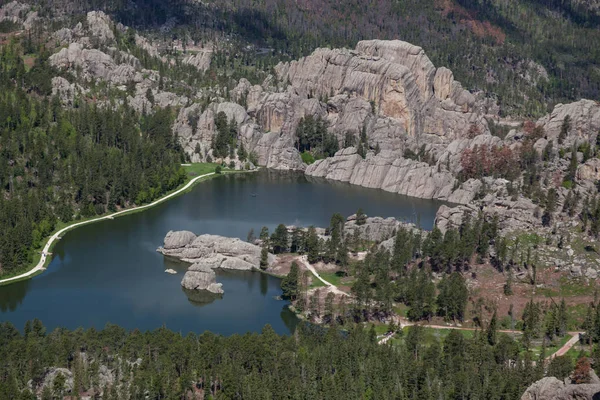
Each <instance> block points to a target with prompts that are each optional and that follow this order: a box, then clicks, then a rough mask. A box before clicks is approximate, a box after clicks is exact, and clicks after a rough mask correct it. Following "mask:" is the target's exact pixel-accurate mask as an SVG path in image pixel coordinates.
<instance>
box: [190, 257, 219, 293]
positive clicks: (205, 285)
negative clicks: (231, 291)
mask: <svg viewBox="0 0 600 400" xmlns="http://www.w3.org/2000/svg"><path fill="white" fill-rule="evenodd" d="M181 286H183V287H184V288H186V289H189V290H207V291H209V292H211V293H215V294H220V293H223V289H222V288H221V286H223V285H222V284H220V283H217V279H216V274H215V271H213V270H212V268H211V264H210V263H207V262H205V260H203V261H202V262H199V263H195V264H192V266H191V267H190V268H189V269H188V271H187V272H186V273H185V275H184V276H183V280H182V281H181Z"/></svg>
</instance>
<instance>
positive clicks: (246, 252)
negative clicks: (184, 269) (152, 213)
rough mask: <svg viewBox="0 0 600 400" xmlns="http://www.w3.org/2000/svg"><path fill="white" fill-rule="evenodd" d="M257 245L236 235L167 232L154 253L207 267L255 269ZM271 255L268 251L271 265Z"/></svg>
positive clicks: (257, 258) (257, 262) (257, 261)
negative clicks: (162, 243) (162, 242)
mask: <svg viewBox="0 0 600 400" xmlns="http://www.w3.org/2000/svg"><path fill="white" fill-rule="evenodd" d="M261 250H262V249H261V247H260V246H257V245H254V244H251V243H247V242H244V241H242V240H240V239H238V238H228V237H223V236H217V235H200V236H196V235H194V234H193V233H191V232H188V231H179V232H173V231H171V232H169V233H167V236H166V237H165V240H164V245H163V246H162V247H160V248H158V250H157V251H158V252H160V253H162V254H164V255H166V256H170V257H174V258H178V259H180V260H182V261H185V262H189V263H193V264H195V263H201V264H202V265H203V266H208V267H209V268H211V269H214V268H222V269H236V270H251V269H254V268H259V266H260V253H261ZM274 261H275V256H274V255H272V254H269V257H268V262H269V264H272V263H273V262H274Z"/></svg>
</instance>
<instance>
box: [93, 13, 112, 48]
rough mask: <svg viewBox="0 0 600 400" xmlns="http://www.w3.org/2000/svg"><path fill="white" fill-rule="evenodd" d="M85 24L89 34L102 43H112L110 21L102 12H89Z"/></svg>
mask: <svg viewBox="0 0 600 400" xmlns="http://www.w3.org/2000/svg"><path fill="white" fill-rule="evenodd" d="M87 24H88V29H89V30H90V33H91V34H92V35H94V36H95V37H97V38H98V39H100V41H102V42H113V41H114V40H115V34H114V33H113V30H112V21H111V20H110V18H109V17H108V15H106V14H104V13H103V12H102V11H90V12H89V13H88V14H87Z"/></svg>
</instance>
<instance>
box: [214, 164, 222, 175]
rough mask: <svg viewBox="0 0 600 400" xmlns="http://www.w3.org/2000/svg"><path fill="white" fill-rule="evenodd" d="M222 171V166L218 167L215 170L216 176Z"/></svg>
mask: <svg viewBox="0 0 600 400" xmlns="http://www.w3.org/2000/svg"><path fill="white" fill-rule="evenodd" d="M221 170H222V168H221V166H220V165H217V168H215V174H220V173H221Z"/></svg>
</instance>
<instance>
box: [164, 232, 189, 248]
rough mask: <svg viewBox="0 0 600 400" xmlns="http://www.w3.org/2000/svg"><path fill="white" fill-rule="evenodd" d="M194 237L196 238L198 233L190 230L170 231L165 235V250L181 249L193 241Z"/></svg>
mask: <svg viewBox="0 0 600 400" xmlns="http://www.w3.org/2000/svg"><path fill="white" fill-rule="evenodd" d="M194 239H196V235H194V234H193V233H192V232H190V231H177V232H173V231H169V233H167V236H165V240H164V246H163V248H164V249H165V250H172V249H180V248H182V247H185V246H187V245H188V244H190V243H192V242H193V241H194Z"/></svg>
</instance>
